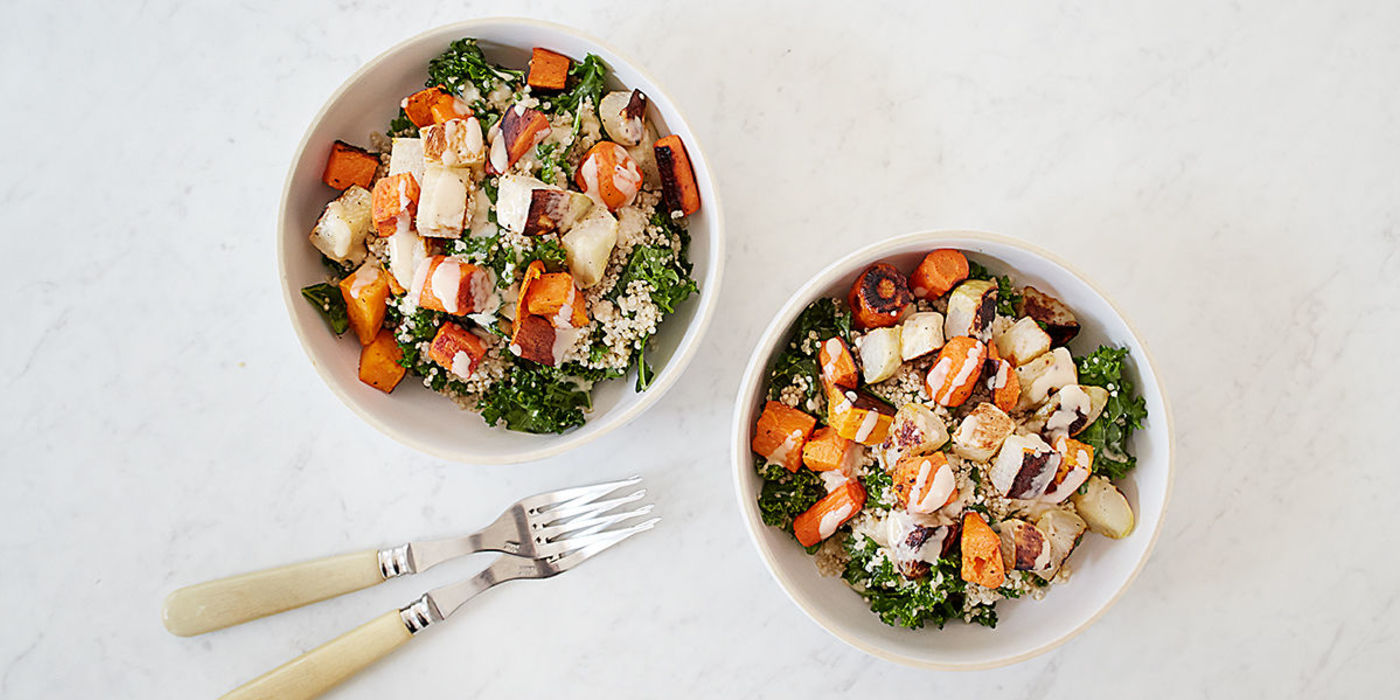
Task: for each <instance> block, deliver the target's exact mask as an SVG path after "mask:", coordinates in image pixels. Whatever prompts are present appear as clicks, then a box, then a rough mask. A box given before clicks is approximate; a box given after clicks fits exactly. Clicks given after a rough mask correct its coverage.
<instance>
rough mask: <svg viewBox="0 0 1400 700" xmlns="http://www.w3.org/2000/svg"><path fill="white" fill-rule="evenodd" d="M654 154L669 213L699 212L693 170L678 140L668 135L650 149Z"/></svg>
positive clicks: (679, 139)
mask: <svg viewBox="0 0 1400 700" xmlns="http://www.w3.org/2000/svg"><path fill="white" fill-rule="evenodd" d="M652 150H653V152H654V153H655V154H656V169H657V172H658V173H660V175H661V196H662V198H663V200H664V201H665V204H666V209H667V210H668V211H672V212H676V211H679V212H680V213H682V214H685V215H686V216H689V215H691V214H694V213H695V212H697V211H699V210H700V186H699V185H698V184H697V183H696V182H695V169H694V168H693V167H691V165H690V155H689V154H688V153H686V150H685V143H683V142H682V141H681V137H679V136H677V135H675V134H671V135H670V136H667V137H666V138H663V139H661V140H659V141H657V142H656V145H655V146H653V147H652Z"/></svg>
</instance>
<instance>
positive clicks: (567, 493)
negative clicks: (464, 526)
mask: <svg viewBox="0 0 1400 700" xmlns="http://www.w3.org/2000/svg"><path fill="white" fill-rule="evenodd" d="M640 482H641V477H640V476H632V477H629V478H626V479H621V480H618V481H609V482H605V483H601V484H594V485H592V486H580V487H576V488H569V489H561V490H558V491H550V492H548V493H541V494H537V495H534V496H530V497H528V498H524V499H521V500H520V501H517V502H516V503H514V504H512V505H510V506H508V507H507V508H506V509H505V511H504V512H502V513H501V515H500V516H499V517H497V518H496V520H495V522H493V523H491V524H490V525H487V526H486V527H485V528H483V529H481V530H480V531H478V532H474V533H472V534H470V535H466V536H463V537H450V538H443V539H436V540H423V541H418V542H409V543H406V544H401V545H398V546H396V547H387V548H384V549H378V550H375V549H369V550H364V551H361V552H352V553H350V554H341V555H338V556H332V557H325V558H322V559H314V560H311V561H305V562H300V563H297V564H290V565H287V566H282V567H277V568H273V569H266V570H263V571H255V572H252V573H247V574H241V575H238V576H230V577H228V578H223V579H218V580H215V581H208V582H205V583H200V584H196V585H193V586H187V587H185V588H181V589H179V590H176V591H174V592H173V593H171V594H170V595H169V596H168V597H167V598H166V599H165V605H164V607H163V609H162V610H161V618H162V619H163V620H164V622H165V628H166V629H168V630H170V632H172V633H174V634H177V635H180V636H182V637H188V636H193V635H196V634H203V633H205V632H212V631H214V630H218V629H223V628H225V627H229V626H232V625H237V624H240V623H244V622H248V621H250V620H255V619H257V618H260V617H265V616H267V615H272V614H274V613H279V612H283V611H286V610H291V609H293V608H298V607H301V606H303V605H309V604H311V603H315V602H319V601H322V600H326V599H328V598H334V597H336V596H339V595H344V594H346V593H351V592H353V591H358V590H361V589H364V588H368V587H370V586H374V585H377V584H380V583H383V582H385V581H387V580H389V579H391V578H396V577H399V576H405V575H409V574H416V573H422V572H424V571H427V570H428V569H430V568H432V567H434V566H437V565H438V564H441V563H442V562H444V561H448V560H449V559H455V558H457V557H461V556H465V555H467V554H473V553H476V552H487V551H494V552H504V553H506V554H511V555H514V556H515V557H526V558H528V559H533V560H537V561H535V562H531V561H529V560H527V559H522V560H516V559H514V558H506V557H503V558H501V559H498V560H496V563H494V564H492V565H491V567H490V568H488V569H486V571H483V572H482V574H483V575H485V574H486V573H488V572H493V571H494V572H495V573H494V574H493V575H503V574H507V573H510V574H514V573H515V569H514V568H512V567H523V568H529V567H531V566H535V565H537V564H539V561H538V560H544V561H553V562H555V563H556V564H557V562H559V561H563V560H562V559H560V556H561V555H564V554H566V553H569V552H574V554H577V553H580V552H591V553H590V554H588V555H587V556H584V557H582V559H578V560H576V561H574V563H577V561H582V560H583V559H587V558H588V556H592V553H596V552H597V551H601V549H599V550H592V549H589V547H591V546H592V545H594V544H603V545H604V546H603V548H606V547H607V546H610V545H611V544H613V543H615V542H616V541H617V538H618V537H626V536H628V535H630V534H633V533H635V532H640V531H641V530H643V529H648V528H650V527H651V526H652V525H654V524H655V523H656V520H655V519H653V520H650V521H647V522H645V523H641V524H639V525H636V526H633V527H631V528H624V529H621V530H607V529H606V528H608V527H609V526H611V525H615V524H618V523H621V522H623V521H626V520H629V519H631V518H636V517H640V516H642V515H646V514H647V513H649V512H651V508H652V506H650V505H645V506H642V507H640V508H636V509H634V510H631V511H626V512H613V511H615V510H616V509H617V508H619V507H621V506H623V505H626V504H628V503H632V502H635V501H637V500H639V499H641V498H642V497H643V496H645V495H646V491H645V490H644V489H643V490H638V491H635V492H633V493H630V494H627V495H625V496H620V497H613V498H607V499H605V500H599V499H603V498H604V497H605V496H609V495H611V494H612V493H614V492H615V491H618V490H619V489H623V488H626V487H628V486H634V485H636V484H638V483H640ZM570 556H573V555H570ZM574 563H571V564H568V565H567V566H564V567H563V568H560V569H557V570H555V571H554V572H553V573H549V574H542V575H534V576H528V575H512V576H510V577H509V578H500V579H495V580H498V581H506V580H511V579H514V578H543V577H545V576H553V575H554V574H557V573H559V572H560V571H563V570H565V569H567V568H568V567H569V566H573V565H574ZM522 570H523V569H522ZM472 580H473V581H475V580H476V579H472ZM468 583H469V582H468ZM490 585H491V584H487V587H489V586H490ZM446 588H452V587H451V586H448V587H446ZM445 590H446V589H445V588H444V589H436V591H435V592H437V591H445ZM483 590H484V589H483ZM477 592H480V591H477ZM472 595H475V593H472ZM470 597H471V596H470V595H468V596H467V598H470ZM465 600H466V598H463V599H462V602H465ZM420 602H421V601H420ZM458 605H460V602H459V603H458ZM409 607H413V606H409ZM407 609H408V608H405V610H407ZM452 609H454V610H455V609H456V606H452ZM439 610H441V608H439ZM448 614H450V612H449V613H448ZM420 617H421V616H420ZM383 619H387V616H386V618H383ZM405 619H407V618H405ZM423 619H426V618H423ZM376 623H379V621H378V620H376V621H375V622H372V623H370V624H371V625H373V624H376ZM425 624H426V623H425ZM368 626H369V625H366V627H368ZM361 629H363V628H361ZM358 631H359V630H356V632H358ZM350 634H355V632H352V633H350ZM335 643H336V642H331V644H335ZM318 651H319V650H318ZM313 653H314V652H313ZM293 663H295V662H293Z"/></svg>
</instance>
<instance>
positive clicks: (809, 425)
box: [752, 401, 817, 472]
mask: <svg viewBox="0 0 1400 700" xmlns="http://www.w3.org/2000/svg"><path fill="white" fill-rule="evenodd" d="M816 426H817V419H816V418H813V417H811V416H809V415H807V414H806V413H803V412H802V411H799V410H797V409H795V408H791V407H788V406H785V405H783V404H781V403H778V402H777V401H769V402H768V403H767V404H765V405H764V406H763V413H762V414H760V415H759V416H758V423H757V424H756V425H755V426H754V431H753V443H752V447H753V451H754V452H757V453H758V454H759V456H761V457H763V458H764V459H766V460H768V461H769V462H772V463H773V464H781V465H783V466H784V467H786V468H787V470H788V471H790V472H795V471H797V470H798V469H799V468H801V467H802V447H803V445H805V444H806V442H807V437H808V436H810V435H811V434H812V429H813V428H815V427H816Z"/></svg>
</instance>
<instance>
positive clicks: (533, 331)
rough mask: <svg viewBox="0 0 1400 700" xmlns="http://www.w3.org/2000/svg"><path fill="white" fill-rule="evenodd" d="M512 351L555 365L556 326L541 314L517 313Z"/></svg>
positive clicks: (528, 358)
mask: <svg viewBox="0 0 1400 700" xmlns="http://www.w3.org/2000/svg"><path fill="white" fill-rule="evenodd" d="M510 351H511V352H513V353H515V354H516V356H518V357H523V358H525V359H527V360H532V361H534V362H538V363H540V364H542V365H549V366H550V367H553V366H554V364H555V359H554V326H552V325H550V324H549V321H546V320H544V319H543V318H540V317H539V316H529V315H526V314H517V315H516V318H515V325H514V327H513V328H512V330H511V336H510Z"/></svg>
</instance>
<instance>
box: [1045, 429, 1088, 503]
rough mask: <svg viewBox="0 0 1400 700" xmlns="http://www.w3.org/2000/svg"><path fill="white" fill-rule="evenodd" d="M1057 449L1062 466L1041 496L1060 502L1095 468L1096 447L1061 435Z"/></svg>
mask: <svg viewBox="0 0 1400 700" xmlns="http://www.w3.org/2000/svg"><path fill="white" fill-rule="evenodd" d="M1054 448H1055V451H1056V452H1058V453H1060V466H1059V468H1057V469H1056V470H1055V476H1053V477H1051V478H1050V485H1049V486H1047V487H1045V495H1044V496H1042V497H1041V498H1042V499H1043V500H1045V501H1048V502H1050V503H1060V502H1061V501H1064V500H1065V499H1066V498H1069V497H1070V494H1073V493H1074V492H1075V491H1077V490H1079V487H1080V486H1083V485H1084V482H1086V481H1088V480H1089V475H1090V474H1091V473H1092V472H1093V470H1094V448H1093V447H1090V446H1089V445H1086V444H1084V443H1082V442H1080V441H1078V440H1075V439H1074V438H1071V437H1068V436H1066V435H1061V436H1059V437H1057V438H1055V442H1054Z"/></svg>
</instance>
